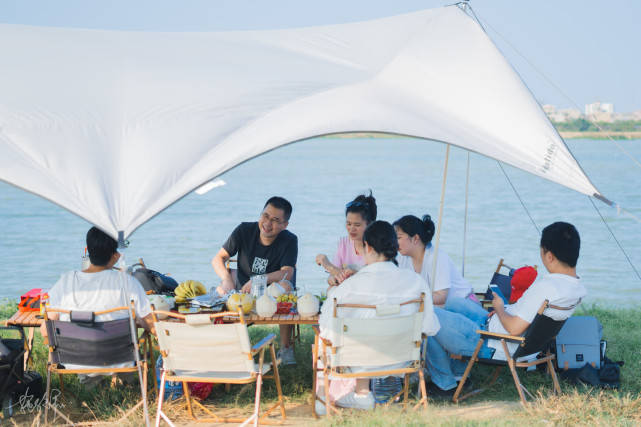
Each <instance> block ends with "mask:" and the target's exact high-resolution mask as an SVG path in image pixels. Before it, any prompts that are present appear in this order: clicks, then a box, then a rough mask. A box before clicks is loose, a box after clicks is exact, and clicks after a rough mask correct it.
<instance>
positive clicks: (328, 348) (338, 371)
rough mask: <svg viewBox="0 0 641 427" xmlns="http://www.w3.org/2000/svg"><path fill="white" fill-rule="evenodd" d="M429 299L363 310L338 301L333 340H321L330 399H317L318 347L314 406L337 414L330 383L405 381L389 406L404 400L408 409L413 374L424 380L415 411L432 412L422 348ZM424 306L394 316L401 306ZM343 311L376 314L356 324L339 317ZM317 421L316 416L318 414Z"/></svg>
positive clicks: (326, 384) (324, 379) (322, 360)
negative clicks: (397, 378)
mask: <svg viewBox="0 0 641 427" xmlns="http://www.w3.org/2000/svg"><path fill="white" fill-rule="evenodd" d="M424 299H425V294H421V297H420V298H419V299H415V300H410V301H406V302H404V303H402V304H399V305H395V306H375V305H363V304H338V303H337V301H336V299H334V301H333V304H334V314H333V318H332V323H331V331H330V334H329V335H330V336H331V337H332V340H331V341H330V340H324V339H322V344H321V348H322V353H321V362H322V371H323V381H324V389H325V396H324V399H323V398H321V397H319V396H317V395H316V371H317V369H320V368H317V359H318V351H319V350H318V348H319V346H318V343H317V345H315V346H314V350H313V352H314V355H313V357H314V364H315V366H314V368H315V369H314V386H313V391H312V394H313V402H316V400H319V401H320V402H322V403H323V404H324V405H325V406H326V408H327V411H326V412H327V416H328V417H329V416H331V414H332V412H338V409H337V408H336V407H335V406H334V405H332V404H331V403H330V402H329V378H330V377H332V378H376V377H387V376H391V375H403V376H404V377H405V381H404V387H403V389H402V390H401V391H400V392H399V393H398V394H397V395H396V396H394V397H393V398H392V399H390V400H389V402H388V404H389V403H391V402H393V401H394V400H395V399H396V398H397V397H399V396H400V395H401V394H404V401H403V405H404V407H405V408H407V402H408V393H409V377H410V374H412V373H414V372H417V373H418V374H419V377H420V400H419V402H418V403H417V404H416V405H415V406H414V409H416V408H418V407H419V406H420V405H422V406H423V407H424V408H427V393H426V390H425V381H424V378H423V362H422V357H421V342H422V340H423V336H422V330H423V314H424V313H423V309H424ZM407 304H419V310H418V311H417V312H416V313H413V314H411V315H407V316H395V315H394V314H395V313H398V312H399V311H400V306H402V305H407ZM338 308H357V309H364V310H376V311H377V315H376V317H373V318H367V319H357V318H349V317H338V316H337V309H338ZM314 415H315V416H316V411H315V410H314Z"/></svg>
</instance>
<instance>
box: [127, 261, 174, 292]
mask: <svg viewBox="0 0 641 427" xmlns="http://www.w3.org/2000/svg"><path fill="white" fill-rule="evenodd" d="M139 265H140V264H135V265H133V266H132V267H135V266H139ZM131 275H132V276H134V277H135V278H136V279H138V281H139V282H140V284H141V285H142V287H143V288H144V289H145V291H147V292H148V291H151V292H152V293H154V294H172V295H173V294H174V290H175V289H176V287H177V286H178V282H176V281H175V280H174V279H173V278H171V277H169V276H166V275H164V274H161V273H159V272H157V271H154V270H150V269H148V268H144V267H138V268H137V269H136V270H134V271H133V272H132V273H131Z"/></svg>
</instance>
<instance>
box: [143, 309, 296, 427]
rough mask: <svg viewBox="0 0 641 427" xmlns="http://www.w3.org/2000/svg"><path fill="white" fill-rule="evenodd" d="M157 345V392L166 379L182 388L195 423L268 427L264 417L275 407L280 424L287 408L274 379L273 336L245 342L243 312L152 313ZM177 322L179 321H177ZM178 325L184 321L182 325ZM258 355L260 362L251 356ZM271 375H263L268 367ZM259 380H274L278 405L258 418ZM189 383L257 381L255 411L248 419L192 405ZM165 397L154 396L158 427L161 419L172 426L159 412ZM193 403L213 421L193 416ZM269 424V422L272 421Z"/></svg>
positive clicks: (246, 339)
mask: <svg viewBox="0 0 641 427" xmlns="http://www.w3.org/2000/svg"><path fill="white" fill-rule="evenodd" d="M158 314H165V315H167V316H168V318H167V320H164V321H159V320H158V318H157V315H158ZM153 315H154V321H155V327H156V334H157V336H158V346H159V347H160V353H161V354H162V357H163V367H162V377H161V380H160V390H164V388H165V382H166V381H180V382H182V384H183V390H184V393H185V398H186V400H187V409H188V411H189V415H190V416H191V418H192V419H193V420H194V421H197V422H220V423H242V424H243V425H247V424H249V423H251V422H253V424H254V425H255V426H257V425H258V424H259V423H261V424H268V423H269V420H266V417H267V416H268V415H269V414H270V413H271V412H272V411H273V410H274V409H276V408H277V407H280V412H281V417H282V419H283V420H284V419H285V418H286V415H285V405H284V403H283V394H282V389H281V385H280V377H279V375H278V363H274V361H276V360H277V359H276V352H275V349H274V339H275V337H276V336H275V335H274V334H270V335H269V336H267V337H265V338H264V339H262V340H261V341H260V342H258V343H257V344H256V345H254V346H253V347H252V346H251V344H250V341H249V334H248V332H247V324H246V323H245V319H244V317H243V314H242V313H241V312H238V313H232V312H224V313H216V314H192V315H182V314H178V313H173V312H167V311H154V312H153ZM223 316H226V317H233V316H236V317H238V320H239V321H238V323H232V324H214V321H215V319H217V318H220V317H223ZM176 320H178V321H176ZM180 321H182V322H180ZM268 347H269V352H270V354H271V360H272V363H266V362H265V360H264V355H265V349H266V348H268ZM256 355H258V363H256V362H255V360H254V357H255V356H256ZM272 368H273V369H274V374H273V375H270V376H268V375H265V374H266V373H267V372H269V370H270V369H272ZM263 378H270V379H274V380H275V382H276V390H277V391H278V402H277V403H276V404H274V405H273V406H272V407H270V408H269V409H268V410H267V411H265V412H264V413H263V414H262V415H260V396H261V385H262V380H263ZM188 382H206V383H222V384H249V383H253V382H255V383H256V400H255V405H254V412H253V413H252V415H251V416H250V417H248V418H229V417H222V416H218V415H216V414H215V413H214V412H212V411H210V410H209V409H207V408H206V407H205V406H203V405H202V404H200V403H199V402H198V401H193V402H192V399H191V396H190V395H189V388H188V387H187V383H188ZM163 398H164V393H162V392H160V393H159V395H158V411H157V414H156V426H158V425H160V419H161V418H162V419H164V420H165V421H166V422H167V423H168V424H169V425H170V426H173V425H174V424H173V423H172V422H171V420H170V419H169V417H168V416H167V414H166V413H164V412H163V410H162V405H163ZM192 403H195V404H196V406H198V407H199V408H200V409H201V410H203V411H204V412H206V413H207V414H208V415H210V416H211V418H208V419H199V418H197V417H196V416H195V414H194V411H193V407H192ZM272 423H273V422H272Z"/></svg>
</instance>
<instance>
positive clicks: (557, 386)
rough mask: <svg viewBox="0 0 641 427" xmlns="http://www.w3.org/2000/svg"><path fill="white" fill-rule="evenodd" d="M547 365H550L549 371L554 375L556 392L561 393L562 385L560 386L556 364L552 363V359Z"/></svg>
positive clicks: (553, 381)
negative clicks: (555, 368)
mask: <svg viewBox="0 0 641 427" xmlns="http://www.w3.org/2000/svg"><path fill="white" fill-rule="evenodd" d="M547 366H548V373H549V374H550V376H551V377H552V384H553V385H554V393H555V394H561V387H560V386H559V380H558V379H557V377H556V371H555V370H554V364H553V363H552V360H548V362H547Z"/></svg>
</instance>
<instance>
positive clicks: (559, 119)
mask: <svg viewBox="0 0 641 427" xmlns="http://www.w3.org/2000/svg"><path fill="white" fill-rule="evenodd" d="M543 111H544V112H545V114H547V116H548V118H549V119H550V120H551V121H553V122H555V123H563V122H567V121H570V120H576V119H580V118H581V117H583V114H581V112H580V111H579V110H577V109H575V108H563V109H560V110H557V109H556V107H555V106H554V105H550V104H546V105H544V106H543Z"/></svg>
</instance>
